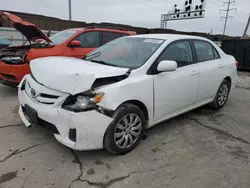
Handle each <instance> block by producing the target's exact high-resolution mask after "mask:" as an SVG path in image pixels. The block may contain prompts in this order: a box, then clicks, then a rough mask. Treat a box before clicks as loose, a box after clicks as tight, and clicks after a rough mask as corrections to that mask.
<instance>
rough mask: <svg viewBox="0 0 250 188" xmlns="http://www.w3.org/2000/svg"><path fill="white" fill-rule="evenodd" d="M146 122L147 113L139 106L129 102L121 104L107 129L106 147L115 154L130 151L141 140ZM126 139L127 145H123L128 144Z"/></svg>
mask: <svg viewBox="0 0 250 188" xmlns="http://www.w3.org/2000/svg"><path fill="white" fill-rule="evenodd" d="M130 118H131V119H130ZM125 119H127V121H126V120H125ZM126 123H127V124H126ZM131 123H132V124H131ZM118 124H119V126H118ZM133 124H134V125H133ZM145 124H146V119H145V115H144V114H143V112H142V110H141V109H140V108H139V107H138V106H136V105H133V104H129V103H126V104H123V105H121V106H120V107H119V108H118V109H117V110H116V112H115V114H114V120H113V121H112V123H111V124H110V125H109V127H108V128H107V130H106V133H105V136H104V143H103V145H104V149H105V150H107V151H108V152H109V153H111V154H114V155H118V154H119V155H120V154H126V153H128V152H130V151H131V150H133V149H134V148H135V147H136V146H137V145H138V144H139V142H140V141H141V139H142V137H143V135H144V130H145ZM126 125H127V126H126ZM132 125H133V126H132ZM139 127H140V128H139ZM135 133H136V134H135ZM117 135H118V136H117ZM131 138H132V140H131ZM126 140H127V146H126V147H122V146H125V145H126V144H125V142H126Z"/></svg>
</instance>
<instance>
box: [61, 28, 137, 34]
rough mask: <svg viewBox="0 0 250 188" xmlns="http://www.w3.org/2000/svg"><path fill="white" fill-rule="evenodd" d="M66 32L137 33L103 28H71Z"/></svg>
mask: <svg viewBox="0 0 250 188" xmlns="http://www.w3.org/2000/svg"><path fill="white" fill-rule="evenodd" d="M66 30H74V31H77V32H83V31H84V30H98V31H114V32H120V33H135V32H134V31H129V30H121V29H119V28H118V29H115V28H108V27H107V28H103V27H94V28H88V27H86V28H84V27H82V28H69V29H66Z"/></svg>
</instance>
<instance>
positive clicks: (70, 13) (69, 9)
mask: <svg viewBox="0 0 250 188" xmlns="http://www.w3.org/2000/svg"><path fill="white" fill-rule="evenodd" d="M69 20H71V0H69Z"/></svg>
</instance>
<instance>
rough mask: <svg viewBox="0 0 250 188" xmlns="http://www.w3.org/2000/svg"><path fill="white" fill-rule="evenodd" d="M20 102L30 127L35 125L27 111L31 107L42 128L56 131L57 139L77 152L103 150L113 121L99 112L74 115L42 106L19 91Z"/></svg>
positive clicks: (24, 92) (58, 108)
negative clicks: (106, 134)
mask: <svg viewBox="0 0 250 188" xmlns="http://www.w3.org/2000/svg"><path fill="white" fill-rule="evenodd" d="M18 98H19V101H20V104H21V105H20V108H19V115H20V117H21V119H22V121H23V123H24V124H25V125H26V126H27V127H29V126H31V124H32V122H31V121H30V119H29V118H28V116H27V114H26V112H25V110H24V107H25V105H28V106H29V107H31V108H32V109H35V111H36V113H37V123H36V124H38V125H41V126H45V127H46V128H48V129H51V130H53V133H54V136H55V138H56V139H57V140H58V141H59V142H60V143H62V144H64V145H65V146H67V147H69V148H72V149H74V150H93V149H102V148H103V138H104V135H105V132H106V129H107V128H108V126H109V124H110V123H111V122H112V120H113V119H112V118H111V117H108V116H106V115H103V114H102V113H100V112H97V111H96V110H91V111H87V112H80V113H75V112H70V111H67V110H64V109H62V108H61V107H59V106H58V107H56V106H53V105H51V106H50V105H45V104H40V103H38V102H36V101H34V100H33V99H32V98H31V97H30V96H28V95H27V93H26V91H25V90H21V88H19V90H18Z"/></svg>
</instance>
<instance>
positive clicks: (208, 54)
mask: <svg viewBox="0 0 250 188" xmlns="http://www.w3.org/2000/svg"><path fill="white" fill-rule="evenodd" d="M194 46H195V50H196V55H197V61H198V62H204V61H210V60H214V59H219V58H220V56H219V54H218V52H217V50H216V49H215V48H214V47H213V46H212V45H211V44H210V43H208V42H206V41H198V40H197V41H194Z"/></svg>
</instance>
